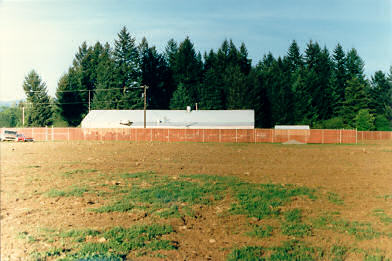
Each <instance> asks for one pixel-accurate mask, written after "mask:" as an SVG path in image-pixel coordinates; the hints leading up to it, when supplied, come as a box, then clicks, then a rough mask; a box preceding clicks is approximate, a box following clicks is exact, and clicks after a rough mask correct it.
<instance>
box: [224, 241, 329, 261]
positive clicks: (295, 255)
mask: <svg viewBox="0 0 392 261" xmlns="http://www.w3.org/2000/svg"><path fill="white" fill-rule="evenodd" d="M323 255H324V253H323V251H322V250H321V249H320V248H314V247H311V246H308V245H306V244H305V243H303V242H300V241H297V240H292V241H287V242H284V243H283V245H281V246H278V247H271V248H265V247H260V246H246V247H242V248H239V249H234V250H233V251H232V252H231V253H230V254H229V255H228V256H227V260H228V261H234V260H269V261H282V260H301V261H308V260H309V261H310V260H319V259H320V257H322V256H323Z"/></svg>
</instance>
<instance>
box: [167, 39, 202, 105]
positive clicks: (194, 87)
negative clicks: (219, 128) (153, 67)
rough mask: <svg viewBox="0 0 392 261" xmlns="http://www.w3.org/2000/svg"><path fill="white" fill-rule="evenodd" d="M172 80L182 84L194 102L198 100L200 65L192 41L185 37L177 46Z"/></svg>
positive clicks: (200, 75)
mask: <svg viewBox="0 0 392 261" xmlns="http://www.w3.org/2000/svg"><path fill="white" fill-rule="evenodd" d="M173 77H174V82H175V83H176V85H177V86H179V85H180V84H182V86H183V88H185V89H186V90H187V92H188V94H189V96H190V98H191V103H192V104H194V103H195V102H198V100H199V87H200V83H201V77H202V66H201V64H200V61H199V59H198V58H197V55H196V52H195V49H194V47H193V43H192V42H191V41H190V39H189V38H188V37H187V38H186V39H185V40H184V41H183V42H182V43H181V44H180V46H179V48H178V52H177V54H176V59H175V62H174V66H173Z"/></svg>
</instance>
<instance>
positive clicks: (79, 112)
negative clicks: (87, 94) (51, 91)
mask: <svg viewBox="0 0 392 261" xmlns="http://www.w3.org/2000/svg"><path fill="white" fill-rule="evenodd" d="M80 74H81V72H80V67H78V68H75V67H71V68H69V69H68V73H66V74H64V75H63V76H62V77H61V78H60V80H59V82H58V84H57V90H56V98H57V100H56V103H57V108H58V111H59V113H60V115H61V117H62V118H63V119H64V120H65V121H66V122H67V123H68V125H69V126H78V125H79V123H80V122H81V120H82V119H83V117H84V114H85V113H86V102H87V101H86V100H85V99H84V98H83V97H82V95H81V90H82V84H81V77H80Z"/></svg>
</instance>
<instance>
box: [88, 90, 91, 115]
mask: <svg viewBox="0 0 392 261" xmlns="http://www.w3.org/2000/svg"><path fill="white" fill-rule="evenodd" d="M90 100H91V90H88V112H90V103H91V102H90Z"/></svg>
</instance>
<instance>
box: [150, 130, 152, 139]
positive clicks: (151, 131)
mask: <svg viewBox="0 0 392 261" xmlns="http://www.w3.org/2000/svg"><path fill="white" fill-rule="evenodd" d="M150 130H151V134H150V137H151V139H150V141H152V128H150Z"/></svg>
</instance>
